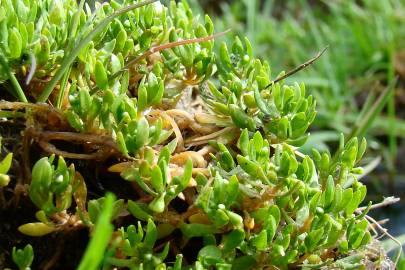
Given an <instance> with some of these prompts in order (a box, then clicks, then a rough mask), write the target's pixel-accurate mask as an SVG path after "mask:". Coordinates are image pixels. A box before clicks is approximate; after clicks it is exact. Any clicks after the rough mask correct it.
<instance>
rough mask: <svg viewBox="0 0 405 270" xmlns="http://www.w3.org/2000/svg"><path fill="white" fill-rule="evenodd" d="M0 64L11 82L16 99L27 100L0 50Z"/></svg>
mask: <svg viewBox="0 0 405 270" xmlns="http://www.w3.org/2000/svg"><path fill="white" fill-rule="evenodd" d="M0 64H1V65H2V66H3V68H4V70H5V71H6V73H7V75H8V78H9V79H10V81H11V84H12V85H13V87H14V90H15V94H16V95H17V96H18V99H19V100H20V101H22V102H28V100H27V97H26V96H25V94H24V91H23V90H22V88H21V86H20V83H19V82H18V80H17V78H16V77H15V75H14V73H13V72H12V70H11V69H10V67H9V65H8V61H7V59H6V58H5V56H4V54H3V53H2V52H0Z"/></svg>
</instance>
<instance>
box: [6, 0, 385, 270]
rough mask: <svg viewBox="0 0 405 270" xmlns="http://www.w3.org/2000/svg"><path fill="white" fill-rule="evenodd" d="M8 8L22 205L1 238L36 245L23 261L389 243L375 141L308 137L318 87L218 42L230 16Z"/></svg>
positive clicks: (305, 254) (228, 262) (9, 114)
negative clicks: (370, 190) (216, 20)
mask: <svg viewBox="0 0 405 270" xmlns="http://www.w3.org/2000/svg"><path fill="white" fill-rule="evenodd" d="M0 14H1V16H0V27H1V29H2V31H1V34H0V39H1V44H2V46H3V47H2V49H1V52H0V58H1V69H0V78H1V82H2V83H1V88H2V91H1V92H0V95H1V97H2V98H3V100H2V101H0V115H1V117H2V122H1V123H2V126H3V127H4V128H3V127H2V128H1V131H2V136H3V137H4V141H5V142H7V143H6V144H4V147H3V148H1V151H2V152H1V154H2V158H1V159H0V160H2V161H1V162H0V199H1V200H0V201H1V207H2V214H1V215H2V217H3V216H5V215H6V214H5V213H7V214H8V215H12V218H11V219H10V221H8V220H5V219H2V220H5V222H4V224H2V225H1V226H0V229H1V230H0V239H2V245H3V240H5V242H7V243H8V244H5V245H4V246H2V247H1V253H7V254H10V253H11V247H12V246H15V245H17V246H21V245H22V244H26V245H27V246H26V247H25V248H23V249H16V248H14V249H13V250H12V256H11V257H12V260H13V261H14V262H15V263H16V265H17V266H18V267H19V269H30V266H31V265H32V267H33V269H52V268H55V269H67V268H69V267H71V268H76V267H77V266H79V268H78V269H128V268H129V269H296V268H305V269H310V268H322V267H323V268H325V269H326V268H328V269H332V268H333V269H363V268H364V269H365V267H367V269H368V268H369V266H370V265H377V264H376V261H381V259H382V258H385V257H384V255H382V254H383V252H382V251H381V249H380V248H378V247H377V248H375V249H376V250H375V252H373V250H371V249H372V247H373V244H371V245H370V243H374V242H373V241H374V240H373V236H374V234H373V235H372V233H373V230H374V228H373V225H372V222H371V221H370V219H369V218H368V216H367V212H368V210H369V209H370V207H372V206H371V204H369V205H368V207H365V208H364V207H363V208H359V205H360V204H361V203H362V202H363V201H364V198H365V196H366V192H367V191H366V187H365V186H364V185H363V184H362V183H361V182H359V181H358V179H357V177H358V175H361V174H362V171H363V170H362V168H361V167H359V161H360V160H361V158H362V156H363V154H364V152H365V151H366V141H365V140H364V139H360V140H358V139H357V138H352V139H350V140H348V141H345V139H344V138H343V136H342V138H341V141H340V146H339V149H338V150H337V152H336V153H335V154H333V155H332V154H330V153H328V152H325V153H320V152H318V151H316V150H314V151H313V153H312V155H311V156H309V155H305V154H303V153H301V152H300V149H299V147H300V146H302V145H303V144H304V143H305V141H306V139H307V138H308V133H307V130H308V128H309V126H310V125H311V123H312V121H313V120H314V118H315V115H316V110H315V107H316V102H315V100H314V98H313V97H312V96H311V95H307V93H306V90H305V86H304V85H303V84H299V83H296V84H293V85H286V84H285V83H284V81H283V79H279V80H277V78H285V76H284V75H283V74H281V75H279V76H276V77H275V80H272V79H271V78H272V75H271V70H270V66H269V64H268V63H267V62H263V61H260V60H258V59H256V58H254V57H253V53H252V48H251V46H250V43H249V41H248V40H247V39H244V40H241V39H239V38H237V37H235V39H234V42H233V44H225V43H221V45H220V46H219V49H218V51H216V50H215V49H214V42H217V41H214V39H220V35H222V34H226V33H221V34H215V32H214V27H213V24H212V22H211V19H210V18H209V17H208V16H205V17H204V19H203V20H200V19H199V18H198V16H197V17H196V16H194V15H193V14H192V12H191V10H190V8H189V6H188V4H187V2H186V1H182V2H179V3H175V2H174V1H172V2H170V5H169V6H168V7H165V6H163V5H162V4H160V3H158V2H156V1H144V2H141V1H138V2H137V1H135V2H134V1H129V0H123V1H110V2H109V3H108V4H106V3H104V4H100V3H96V5H95V9H94V10H92V9H90V8H89V6H88V5H87V4H84V1H81V3H80V4H77V2H76V1H73V0H69V1H50V0H41V1H2V2H1V8H0ZM101 26H103V27H101ZM218 42H219V41H218ZM314 61H315V60H314ZM311 63H312V62H311ZM287 74H288V73H287ZM11 131H12V132H11ZM12 134H14V135H16V134H17V135H18V138H19V141H17V142H16V141H15V140H14V141H13V140H11V138H10V136H11V135H12ZM16 138H17V137H16ZM12 144H14V145H12ZM9 149H15V150H14V153H12V152H10V151H9ZM13 161H14V162H13ZM10 168H11V169H10ZM9 170H10V171H9ZM111 192H113V193H114V194H115V196H113V195H111V194H110V193H111ZM19 209H24V210H21V211H20V210H19ZM6 228H8V229H6ZM10 228H11V229H10ZM17 228H18V231H17ZM83 231H85V232H87V231H88V232H89V233H90V235H91V236H92V237H91V240H90V242H89V245H88V248H87V250H86V251H84V250H83V249H81V248H77V249H76V248H75V247H74V246H72V245H70V244H69V243H72V241H73V240H72V239H76V240H74V241H78V242H77V244H78V247H80V246H81V245H80V244H79V243H81V242H80V241H85V242H86V241H88V237H86V236H84V237H81V235H83V234H79V233H80V232H83ZM50 236H55V237H56V238H55V237H53V238H52V237H50ZM46 237H48V238H46ZM80 237H81V238H80ZM375 237H376V236H374V238H375ZM41 239H47V240H46V241H50V242H49V243H53V242H55V241H56V240H57V239H62V240H61V241H60V242H59V243H60V244H58V243H54V244H49V243H47V242H45V240H42V241H41ZM52 239H53V240H52ZM78 239H79V240H78ZM52 241H53V242H52ZM30 243H32V245H33V246H31V245H30ZM48 244H49V245H51V247H54V248H55V250H49V249H50V248H48ZM44 246H46V247H47V248H44ZM33 247H34V248H33ZM69 247H70V249H69ZM370 250H371V253H372V254H373V255H372V256H371V255H370V254H371V253H370ZM78 252H79V253H80V254H79V255H77V254H78ZM34 254H35V258H34ZM37 254H38V255H37ZM75 254H76V255H75ZM82 255H83V258H82V260H81V261H79V259H80V257H81V256H82ZM74 256H76V257H74ZM77 256H79V257H77ZM0 258H1V259H0V266H2V267H10V266H11V265H10V263H11V259H10V258H9V259H7V258H6V257H5V256H1V257H0ZM73 263H76V264H74V265H72V264H73ZM370 267H371V266H370ZM373 267H374V266H373ZM373 267H371V268H373ZM390 267H391V266H390ZM390 267H388V266H384V264H380V266H378V267H374V268H378V269H389V268H390ZM374 268H373V269H374Z"/></svg>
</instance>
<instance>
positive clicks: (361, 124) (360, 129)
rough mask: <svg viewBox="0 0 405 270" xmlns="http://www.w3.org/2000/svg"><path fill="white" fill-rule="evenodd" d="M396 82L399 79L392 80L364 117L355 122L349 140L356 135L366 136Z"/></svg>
mask: <svg viewBox="0 0 405 270" xmlns="http://www.w3.org/2000/svg"><path fill="white" fill-rule="evenodd" d="M396 83H397V79H395V80H392V81H391V83H390V84H389V85H388V86H387V88H385V90H384V92H382V93H381V95H380V96H379V97H378V99H377V100H376V101H375V102H374V104H373V106H372V107H371V108H370V110H369V111H368V112H367V113H366V114H365V116H364V118H362V119H359V121H358V122H356V123H355V124H354V127H353V129H352V132H351V133H350V135H349V137H348V138H347V141H348V140H350V139H351V138H353V137H356V136H364V133H365V132H366V131H367V129H368V128H369V127H370V126H371V124H372V123H373V122H374V120H375V119H376V117H377V116H378V114H379V113H380V112H381V110H382V109H383V108H384V106H385V104H386V103H387V101H388V99H389V98H390V97H391V94H392V92H393V90H394V88H395V85H396Z"/></svg>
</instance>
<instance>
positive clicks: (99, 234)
mask: <svg viewBox="0 0 405 270" xmlns="http://www.w3.org/2000/svg"><path fill="white" fill-rule="evenodd" d="M114 200H115V196H114V195H113V194H111V193H109V194H107V195H106V197H105V201H104V204H103V210H102V212H101V214H100V217H99V218H98V220H97V224H96V228H95V230H94V234H93V237H92V238H91V241H90V243H89V244H88V246H87V248H86V251H85V253H84V256H83V257H82V260H81V261H80V264H79V267H78V268H77V269H78V270H96V269H99V268H100V263H101V261H102V260H103V257H104V252H105V250H106V248H107V246H108V242H109V241H110V238H111V235H112V233H113V231H114V226H113V225H112V224H111V222H110V220H111V217H112V214H113V205H114Z"/></svg>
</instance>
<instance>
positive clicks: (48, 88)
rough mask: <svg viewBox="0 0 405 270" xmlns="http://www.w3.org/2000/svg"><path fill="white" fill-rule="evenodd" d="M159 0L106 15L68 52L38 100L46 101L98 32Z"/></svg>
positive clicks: (140, 3) (144, 2) (130, 6)
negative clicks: (112, 22)
mask: <svg viewBox="0 0 405 270" xmlns="http://www.w3.org/2000/svg"><path fill="white" fill-rule="evenodd" d="M156 1H158V0H146V1H143V2H139V3H136V4H133V5H129V6H127V7H124V8H122V9H119V10H117V11H115V12H114V13H112V14H111V15H110V16H108V17H106V18H105V19H103V20H102V21H101V22H100V23H99V24H98V25H97V26H96V27H95V28H94V30H93V31H91V32H90V33H89V34H88V35H87V36H85V37H84V38H83V39H82V40H81V41H80V42H79V43H78V44H77V46H76V47H75V48H73V49H72V51H71V52H69V53H66V54H65V56H64V58H63V60H62V64H61V66H60V68H59V69H58V70H57V71H56V73H55V76H54V77H53V78H52V80H51V81H50V82H49V83H48V84H47V85H46V87H45V89H44V91H43V92H42V93H41V95H40V96H39V97H38V100H37V101H38V102H46V100H47V99H48V97H49V95H50V94H51V93H52V91H53V89H54V88H55V86H56V85H57V84H58V82H59V80H60V79H61V78H62V76H63V74H65V72H66V70H67V69H68V68H69V66H70V65H71V64H72V63H73V61H74V60H75V59H76V57H77V55H78V54H79V53H80V51H81V50H82V49H83V48H84V47H85V46H86V45H87V44H88V43H89V42H90V41H92V40H93V38H94V37H96V35H97V34H99V33H100V32H101V31H102V30H103V29H104V28H105V27H107V25H108V24H109V23H110V22H111V21H113V20H114V19H115V18H116V17H118V16H120V15H122V14H124V13H126V12H128V11H131V10H133V9H137V8H139V7H142V6H145V5H149V4H151V3H153V2H156Z"/></svg>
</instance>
